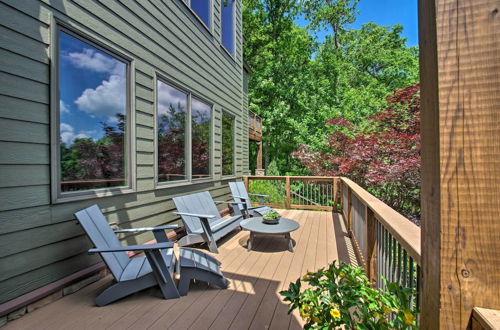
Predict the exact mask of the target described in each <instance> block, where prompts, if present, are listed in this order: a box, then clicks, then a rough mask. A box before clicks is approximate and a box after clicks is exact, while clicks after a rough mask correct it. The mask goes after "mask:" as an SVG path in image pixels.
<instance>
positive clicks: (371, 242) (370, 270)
mask: <svg viewBox="0 0 500 330" xmlns="http://www.w3.org/2000/svg"><path fill="white" fill-rule="evenodd" d="M365 215H366V218H365V224H366V231H365V235H366V240H365V242H366V251H363V252H364V253H365V256H366V275H367V276H368V279H369V280H370V281H371V282H373V283H375V282H376V281H377V244H378V242H377V222H376V221H377V219H375V215H374V214H373V211H372V210H371V209H370V208H369V207H367V206H365Z"/></svg>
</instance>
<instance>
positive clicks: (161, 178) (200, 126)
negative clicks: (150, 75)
mask: <svg viewBox="0 0 500 330" xmlns="http://www.w3.org/2000/svg"><path fill="white" fill-rule="evenodd" d="M156 111H157V113H156V118H157V119H156V121H157V124H156V125H157V171H158V183H162V182H171V181H181V180H183V181H190V180H196V179H203V178H208V177H210V176H211V140H212V139H211V136H212V106H211V105H210V104H208V103H206V102H204V101H201V100H200V99H198V98H196V97H194V96H192V95H190V93H188V92H185V91H183V90H181V89H179V88H177V87H174V86H172V85H171V84H168V83H166V82H164V81H162V80H158V82H157V109H156ZM188 123H189V125H187V124H188ZM189 169H191V171H189Z"/></svg>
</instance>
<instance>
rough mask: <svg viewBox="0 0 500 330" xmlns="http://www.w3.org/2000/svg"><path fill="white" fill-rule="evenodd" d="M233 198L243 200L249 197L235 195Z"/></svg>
mask: <svg viewBox="0 0 500 330" xmlns="http://www.w3.org/2000/svg"><path fill="white" fill-rule="evenodd" d="M233 198H239V199H243V200H247V199H248V198H246V197H243V196H236V195H233Z"/></svg>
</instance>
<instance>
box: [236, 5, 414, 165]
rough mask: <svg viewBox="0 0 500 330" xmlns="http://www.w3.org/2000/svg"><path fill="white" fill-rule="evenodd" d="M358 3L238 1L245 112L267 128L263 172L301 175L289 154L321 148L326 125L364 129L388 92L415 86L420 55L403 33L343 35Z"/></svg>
mask: <svg viewBox="0 0 500 330" xmlns="http://www.w3.org/2000/svg"><path fill="white" fill-rule="evenodd" d="M357 2H358V1H357V0H355V1H349V0H332V1H320V0H303V1H300V2H299V1H292V0H287V1H274V0H244V1H243V4H244V10H243V22H244V24H243V29H244V35H245V41H246V42H245V43H244V58H245V61H246V62H247V64H248V65H249V66H250V68H251V69H252V73H251V75H250V78H249V109H250V110H251V111H253V112H255V113H257V114H258V115H260V116H261V117H262V118H263V121H264V160H265V165H266V168H268V166H269V163H270V162H271V161H272V160H274V161H275V162H276V164H277V166H278V169H279V170H280V171H281V172H282V173H285V172H289V173H291V174H305V173H304V172H303V167H302V166H301V165H300V163H299V162H297V161H296V160H294V159H292V158H291V157H290V154H291V152H293V151H294V150H296V149H297V147H298V145H300V144H307V145H309V146H311V147H312V148H313V149H319V148H322V147H323V146H324V144H325V136H326V134H327V133H329V132H330V130H331V128H330V127H328V125H325V122H326V120H328V119H330V118H333V117H338V116H342V117H343V118H346V119H349V120H350V121H352V122H353V123H355V124H356V125H359V126H363V125H364V124H365V123H366V118H367V117H368V116H370V115H373V114H375V113H377V112H378V111H379V110H380V109H382V108H384V106H385V104H386V103H385V102H386V101H385V98H386V96H387V95H388V94H389V93H391V92H392V91H393V90H395V89H399V88H403V87H406V86H408V85H411V84H413V83H415V82H417V81H418V51H417V49H416V48H411V47H410V48H409V47H407V46H406V45H405V41H406V40H405V39H404V38H402V37H401V32H402V27H401V26H398V25H396V26H392V27H383V26H378V25H376V24H374V23H370V24H366V25H364V26H363V27H362V28H361V29H350V28H348V25H349V24H351V23H353V22H354V21H355V18H356V15H357V11H356V4H357ZM298 15H304V17H305V18H306V19H307V20H308V21H310V26H309V27H308V28H301V27H299V26H298V25H297V24H296V23H295V20H296V18H297V17H298ZM325 28H328V31H330V35H328V36H327V37H326V38H325V41H324V42H322V43H318V42H317V41H316V40H315V38H314V35H313V33H314V32H315V31H319V30H321V29H325Z"/></svg>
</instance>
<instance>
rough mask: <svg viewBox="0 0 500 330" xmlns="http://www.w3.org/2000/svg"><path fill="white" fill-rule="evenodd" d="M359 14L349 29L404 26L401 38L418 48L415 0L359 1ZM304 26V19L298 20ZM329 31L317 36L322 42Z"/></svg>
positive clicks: (305, 23)
mask: <svg viewBox="0 0 500 330" xmlns="http://www.w3.org/2000/svg"><path fill="white" fill-rule="evenodd" d="M357 9H358V11H359V12H360V13H359V15H358V18H357V20H356V22H354V23H353V24H352V25H351V26H350V27H351V28H355V29H358V28H360V27H361V26H362V25H363V24H366V23H369V22H375V23H377V24H378V25H385V26H387V25H394V24H401V25H403V26H404V30H403V37H405V38H407V42H406V44H407V45H408V46H418V9H417V0H361V1H360V2H359V4H358V7H357ZM298 23H299V25H301V26H305V25H307V22H306V21H305V20H304V19H299V20H298ZM328 33H329V31H323V32H320V33H319V34H318V39H319V40H320V41H322V40H323V39H324V37H325V35H326V34H328Z"/></svg>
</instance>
